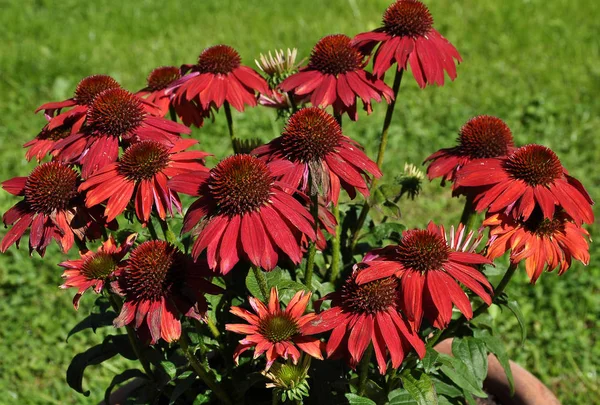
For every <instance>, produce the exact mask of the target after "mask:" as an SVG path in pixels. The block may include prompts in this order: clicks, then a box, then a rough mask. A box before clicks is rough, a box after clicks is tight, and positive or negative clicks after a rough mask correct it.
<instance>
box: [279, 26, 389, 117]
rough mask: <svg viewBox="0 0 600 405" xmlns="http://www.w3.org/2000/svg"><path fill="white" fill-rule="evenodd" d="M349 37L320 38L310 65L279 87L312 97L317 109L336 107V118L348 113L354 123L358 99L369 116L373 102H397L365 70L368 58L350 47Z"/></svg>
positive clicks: (382, 84)
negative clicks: (337, 115)
mask: <svg viewBox="0 0 600 405" xmlns="http://www.w3.org/2000/svg"><path fill="white" fill-rule="evenodd" d="M350 42H351V39H350V38H349V37H347V36H346V35H342V34H338V35H328V36H326V37H323V38H321V40H320V41H319V42H318V43H317V44H316V45H315V47H314V48H313V50H312V53H311V56H310V60H309V62H308V65H307V66H306V67H304V68H302V69H300V71H299V72H298V73H296V74H294V75H292V76H290V77H288V78H287V79H286V80H284V81H283V82H282V83H281V85H280V86H279V87H280V89H281V90H282V91H284V92H293V93H294V94H296V95H299V96H304V95H306V96H310V102H311V103H312V105H313V106H314V107H323V108H325V107H328V106H330V105H331V106H333V110H334V112H336V113H337V114H340V115H341V114H343V113H348V116H349V117H350V119H352V120H357V119H358V114H357V112H356V103H357V97H359V98H360V99H361V100H362V102H363V105H364V107H365V110H366V111H367V113H371V111H372V108H371V100H375V101H377V102H380V101H381V98H382V97H383V98H384V99H385V100H386V101H387V102H390V101H391V100H392V99H393V98H394V94H393V92H392V89H390V88H389V87H388V86H387V85H386V84H385V83H384V82H383V81H382V80H380V79H377V78H376V77H374V76H373V75H371V74H370V73H368V72H366V71H365V70H364V67H365V65H366V62H365V55H364V54H363V53H361V52H360V51H359V50H358V49H357V48H355V47H353V46H352V45H351V43H350Z"/></svg>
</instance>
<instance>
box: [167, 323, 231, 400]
mask: <svg viewBox="0 0 600 405" xmlns="http://www.w3.org/2000/svg"><path fill="white" fill-rule="evenodd" d="M179 344H180V345H181V349H182V350H183V354H184V355H185V357H186V358H187V359H188V361H189V362H190V365H191V366H192V368H193V369H194V371H195V372H196V374H197V375H198V377H200V379H201V380H202V381H204V382H205V383H206V385H208V388H210V389H211V390H212V392H214V393H215V395H216V396H217V397H218V398H219V400H220V401H221V403H224V404H228V405H230V404H231V403H232V402H231V400H230V399H229V396H228V395H227V393H226V392H225V391H224V390H223V389H222V388H221V387H220V386H219V384H218V383H217V381H216V380H215V379H214V378H213V376H212V375H211V374H210V373H209V371H208V370H207V369H206V367H205V366H204V365H203V364H202V363H200V362H199V361H198V358H197V357H196V355H195V354H194V353H193V352H192V350H191V349H190V341H189V338H188V337H187V334H186V333H185V331H182V332H181V337H180V339H179Z"/></svg>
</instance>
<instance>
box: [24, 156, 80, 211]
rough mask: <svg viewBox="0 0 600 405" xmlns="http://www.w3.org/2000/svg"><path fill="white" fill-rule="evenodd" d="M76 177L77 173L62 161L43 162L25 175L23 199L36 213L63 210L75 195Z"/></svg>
mask: <svg viewBox="0 0 600 405" xmlns="http://www.w3.org/2000/svg"><path fill="white" fill-rule="evenodd" d="M78 178H79V176H78V175H77V173H76V172H75V171H74V170H73V169H71V168H70V167H69V166H67V165H65V164H63V163H60V162H48V163H44V164H42V165H40V166H38V167H36V168H35V169H33V171H32V172H31V174H30V175H29V177H27V181H26V182H25V201H26V202H27V203H28V204H29V206H30V207H31V208H32V209H33V210H34V211H35V212H37V213H42V214H46V215H50V214H52V213H54V212H55V211H61V210H65V209H67V208H69V205H70V203H71V200H72V199H73V198H75V197H76V196H77V183H78Z"/></svg>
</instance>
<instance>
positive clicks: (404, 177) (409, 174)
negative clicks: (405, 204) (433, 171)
mask: <svg viewBox="0 0 600 405" xmlns="http://www.w3.org/2000/svg"><path fill="white" fill-rule="evenodd" d="M423 177H424V175H423V172H422V171H421V170H419V169H418V168H417V167H416V166H415V165H413V164H412V163H405V164H404V172H403V173H402V174H400V175H399V176H397V177H396V183H398V184H399V185H400V187H401V189H400V196H403V195H404V194H407V195H408V197H409V198H410V199H411V200H414V199H415V198H416V197H417V196H418V195H419V193H420V192H421V183H422V182H423Z"/></svg>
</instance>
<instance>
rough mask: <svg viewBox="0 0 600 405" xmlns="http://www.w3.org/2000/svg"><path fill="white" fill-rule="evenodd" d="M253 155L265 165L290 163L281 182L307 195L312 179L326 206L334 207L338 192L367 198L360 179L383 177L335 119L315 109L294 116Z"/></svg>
mask: <svg viewBox="0 0 600 405" xmlns="http://www.w3.org/2000/svg"><path fill="white" fill-rule="evenodd" d="M252 154H255V155H257V156H258V157H260V158H262V159H264V160H265V161H266V162H280V161H286V162H291V163H292V164H291V165H289V169H288V170H287V171H285V172H284V173H283V175H282V177H281V181H282V182H284V183H288V184H290V185H291V186H292V187H293V188H299V189H300V190H301V191H303V192H304V193H307V194H308V193H309V191H310V190H309V188H310V181H309V179H312V182H313V183H314V184H316V185H317V186H318V187H319V189H320V192H321V193H322V194H323V195H324V197H325V202H326V203H327V204H328V203H329V202H330V201H333V203H334V204H336V205H337V203H338V198H339V195H340V188H343V189H344V190H346V192H348V194H349V195H350V197H351V198H354V197H355V196H356V190H358V191H359V192H360V193H361V194H363V195H364V196H365V197H368V196H369V187H368V185H367V182H366V181H365V179H364V178H363V176H364V177H367V176H368V175H369V174H371V175H373V176H375V177H377V178H379V177H381V175H382V173H381V171H380V170H379V168H378V167H377V165H376V164H375V162H373V161H372V160H371V159H369V158H368V157H367V155H365V153H364V152H363V151H362V148H361V147H360V145H359V144H358V143H357V142H355V141H353V140H352V139H350V138H348V137H347V136H345V135H344V134H343V133H342V128H341V127H340V125H339V124H338V123H337V121H336V120H335V118H333V117H332V116H331V115H329V114H328V113H327V112H325V111H324V110H322V109H320V108H317V107H311V108H304V109H302V110H300V111H298V112H296V113H295V114H294V115H292V116H291V117H290V119H289V121H288V123H287V125H286V127H285V129H284V130H283V133H282V134H281V136H280V137H278V138H275V139H274V140H272V141H271V142H269V143H268V144H266V145H263V146H259V147H258V148H256V149H254V151H252Z"/></svg>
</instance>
